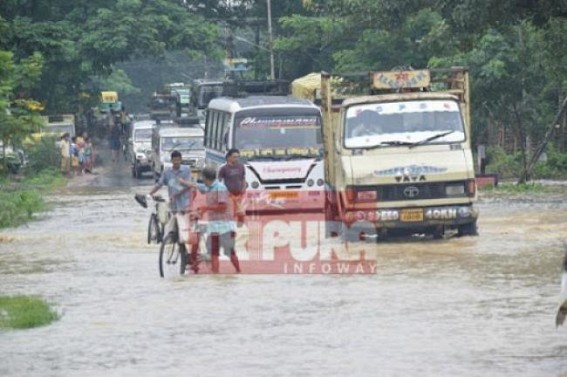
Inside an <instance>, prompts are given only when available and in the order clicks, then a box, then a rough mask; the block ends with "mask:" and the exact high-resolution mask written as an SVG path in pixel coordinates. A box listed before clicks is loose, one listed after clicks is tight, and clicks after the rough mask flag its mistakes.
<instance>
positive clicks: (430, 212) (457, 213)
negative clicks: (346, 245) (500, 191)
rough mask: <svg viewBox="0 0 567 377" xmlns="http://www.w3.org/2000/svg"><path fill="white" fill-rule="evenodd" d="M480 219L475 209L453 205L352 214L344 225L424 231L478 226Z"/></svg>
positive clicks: (354, 212)
mask: <svg viewBox="0 0 567 377" xmlns="http://www.w3.org/2000/svg"><path fill="white" fill-rule="evenodd" d="M477 218H478V210H477V209H476V208H475V207H474V206H473V205H449V206H438V207H413V208H385V209H376V210H372V211H370V210H363V211H362V210H361V211H348V212H346V213H345V217H344V222H345V223H346V224H351V226H350V227H356V228H362V227H368V228H376V229H380V228H387V229H392V228H406V229H411V228H416V229H422V228H427V227H433V226H439V225H443V226H458V225H464V224H471V223H475V222H476V220H477Z"/></svg>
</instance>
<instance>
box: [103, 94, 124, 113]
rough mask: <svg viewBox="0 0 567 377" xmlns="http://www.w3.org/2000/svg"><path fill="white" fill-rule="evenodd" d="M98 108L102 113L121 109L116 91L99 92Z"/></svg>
mask: <svg viewBox="0 0 567 377" xmlns="http://www.w3.org/2000/svg"><path fill="white" fill-rule="evenodd" d="M99 109H100V111H102V112H103V113H109V112H111V111H121V110H122V102H120V101H119V100H118V93H117V92H112V91H105V92H100V103H99Z"/></svg>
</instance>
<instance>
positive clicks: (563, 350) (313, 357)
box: [0, 160, 567, 377]
mask: <svg viewBox="0 0 567 377" xmlns="http://www.w3.org/2000/svg"><path fill="white" fill-rule="evenodd" d="M107 161H108V160H107ZM152 183H153V181H152V180H151V179H149V178H148V179H143V180H140V181H137V180H135V179H133V178H132V177H131V174H130V171H129V170H128V167H127V166H126V164H125V163H122V164H121V165H120V166H116V167H114V168H111V167H109V166H106V167H105V168H104V169H99V174H98V175H97V176H95V177H90V176H87V177H76V178H73V179H72V182H71V183H70V184H69V186H68V187H67V188H65V189H63V190H61V192H59V193H56V194H54V195H52V196H50V198H49V200H50V202H51V203H52V205H53V209H52V210H51V211H50V212H48V213H45V214H42V215H40V216H39V217H40V218H39V220H38V221H35V222H32V223H30V224H29V225H27V226H24V227H20V228H17V229H7V230H4V231H2V232H1V233H0V235H1V237H0V239H2V242H0V294H35V295H40V296H43V297H45V298H46V299H47V300H48V301H49V302H50V303H52V304H53V305H54V306H55V308H56V310H57V311H58V312H59V313H60V314H61V319H60V320H59V321H57V322H55V323H53V324H51V325H49V326H46V327H42V328H37V329H31V330H25V331H0V355H1V356H0V376H102V375H104V376H105V377H110V376H120V377H122V376H187V375H194V376H291V375H294V376H378V375H379V376H408V375H411V376H414V375H419V376H562V375H565V376H567V328H560V329H558V330H556V329H555V327H554V315H555V308H556V304H557V301H556V300H557V295H558V293H559V284H560V273H561V271H560V263H561V258H562V253H563V242H564V241H566V240H567V202H566V201H565V199H566V198H567V193H566V194H565V195H556V196H553V197H545V196H543V195H533V196H528V197H522V198H507V197H502V196H500V197H497V196H494V197H491V198H488V197H485V198H483V199H482V200H481V202H480V203H479V207H480V210H481V215H480V220H479V228H480V236H479V237H466V238H451V239H446V240H440V241H433V240H418V239H405V240H395V241H391V242H386V243H381V244H377V245H370V246H368V247H369V248H370V249H369V250H368V251H369V253H371V254H372V255H373V258H374V259H373V260H374V261H375V263H376V270H375V273H374V274H366V275H324V274H314V275H310V274H292V275H285V274H277V275H273V274H269V275H268V274H266V275H258V274H241V275H220V276H212V275H201V276H194V275H191V276H184V277H178V278H173V279H160V278H159V276H158V269H157V267H158V265H157V246H156V245H147V244H146V240H145V237H146V233H145V232H146V226H147V218H148V214H149V212H148V210H144V209H142V208H141V207H139V206H138V205H137V204H136V203H135V202H134V201H133V199H132V198H133V195H134V193H139V192H142V193H146V192H147V191H149V187H150V186H151V185H152Z"/></svg>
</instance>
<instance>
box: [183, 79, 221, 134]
mask: <svg viewBox="0 0 567 377" xmlns="http://www.w3.org/2000/svg"><path fill="white" fill-rule="evenodd" d="M223 91H224V82H223V81H212V80H204V79H198V80H194V81H193V96H192V97H191V101H192V106H193V108H194V109H195V110H196V113H197V116H198V117H199V121H200V123H201V124H203V125H204V124H205V113H206V109H207V106H208V105H209V102H210V101H211V100H212V99H214V98H217V97H221V96H222V95H223Z"/></svg>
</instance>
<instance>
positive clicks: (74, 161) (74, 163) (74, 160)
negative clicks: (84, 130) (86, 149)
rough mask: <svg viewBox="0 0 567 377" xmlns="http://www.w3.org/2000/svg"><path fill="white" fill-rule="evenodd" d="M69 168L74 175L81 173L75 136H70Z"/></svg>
mask: <svg viewBox="0 0 567 377" xmlns="http://www.w3.org/2000/svg"><path fill="white" fill-rule="evenodd" d="M71 168H72V170H73V173H74V174H75V175H81V161H80V158H79V146H78V145H77V137H76V136H73V137H72V138H71Z"/></svg>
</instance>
